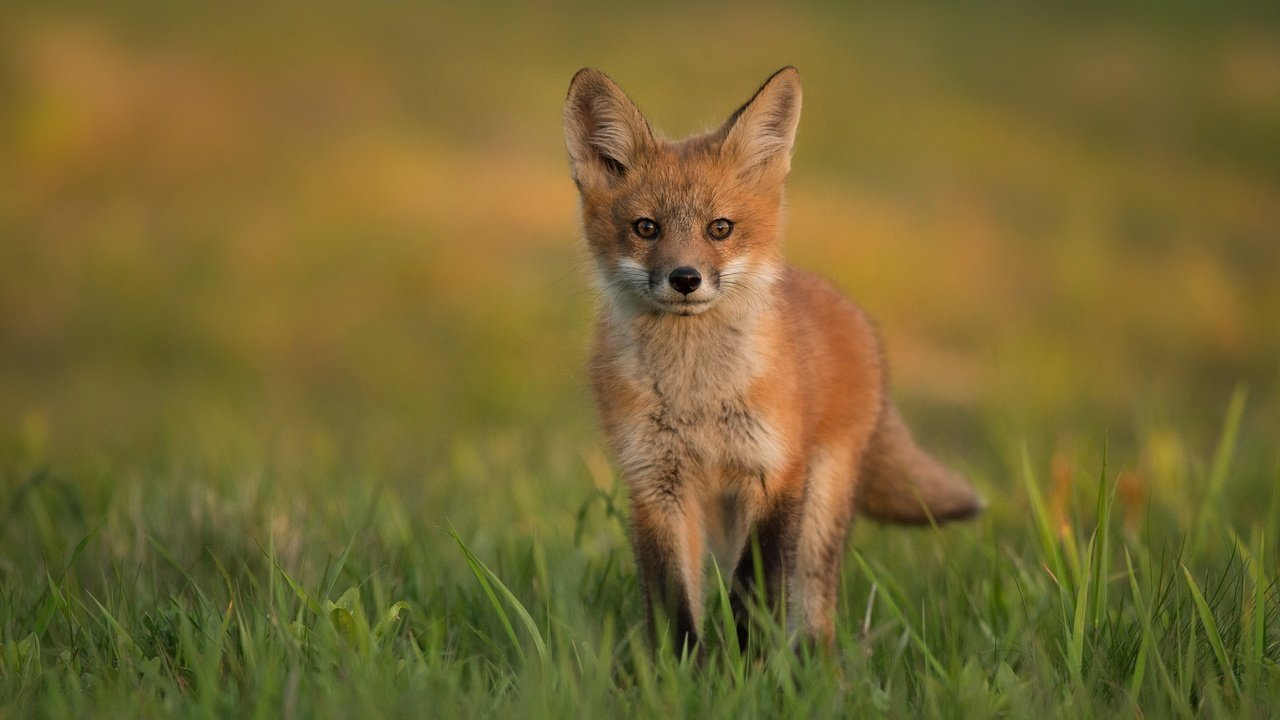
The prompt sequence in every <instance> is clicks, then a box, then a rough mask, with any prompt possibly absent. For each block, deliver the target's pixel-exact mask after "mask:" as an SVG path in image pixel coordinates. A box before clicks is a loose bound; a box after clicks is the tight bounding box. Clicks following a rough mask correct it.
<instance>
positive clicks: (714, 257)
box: [563, 66, 983, 652]
mask: <svg viewBox="0 0 1280 720" xmlns="http://www.w3.org/2000/svg"><path fill="white" fill-rule="evenodd" d="M800 105H801V85H800V74H799V71H798V70H796V68H795V67H792V66H787V67H784V68H782V69H781V70H778V71H777V72H776V73H774V74H773V75H772V76H770V77H769V79H768V80H767V81H766V82H765V83H764V84H763V85H762V86H760V88H759V89H758V90H757V91H756V93H755V94H754V95H753V96H752V97H751V99H750V100H748V101H747V102H746V103H745V104H743V105H742V106H741V107H739V108H738V109H737V110H736V111H734V112H733V113H732V114H731V115H730V116H729V118H728V120H726V121H725V122H724V123H723V124H722V125H720V126H719V127H717V128H716V129H714V130H711V131H709V132H706V133H702V134H697V135H693V136H690V137H687V138H685V139H682V140H670V139H667V138H665V137H664V136H662V135H661V134H659V133H658V132H655V131H654V129H653V128H652V126H651V125H650V124H649V121H648V120H647V119H646V117H645V116H644V114H643V113H641V111H640V110H639V108H638V107H637V106H636V104H635V103H634V102H632V100H631V99H630V98H629V97H628V96H627V95H626V94H625V93H624V92H623V91H622V89H621V88H620V87H619V86H618V85H617V84H616V83H614V81H613V80H611V79H610V78H609V77H608V76H607V75H605V74H604V73H602V72H600V71H598V70H595V69H592V68H584V69H582V70H580V71H579V72H578V73H577V74H576V75H574V77H573V80H572V81H571V82H570V84H569V92H568V95H567V97H566V99H565V104H564V115H563V121H564V133H565V141H566V146H567V149H568V155H569V165H570V170H571V175H572V178H573V182H574V184H575V185H576V187H577V190H578V195H579V201H580V202H579V215H580V219H581V223H582V234H583V236H584V238H585V241H586V246H587V250H588V254H589V256H590V262H591V263H593V264H594V269H595V276H596V279H597V285H598V288H599V290H600V293H599V296H600V302H599V309H598V316H597V320H596V323H595V332H594V335H595V337H594V342H593V346H592V350H591V357H590V361H589V365H588V367H589V375H590V384H591V387H592V390H593V394H594V397H595V402H596V405H597V410H598V415H599V419H600V423H601V426H602V429H603V434H604V436H605V438H606V439H607V442H608V445H609V448H610V450H611V452H612V455H613V459H614V461H615V463H616V465H617V467H618V470H619V472H620V474H621V476H622V479H623V482H624V485H625V487H626V489H627V492H628V495H629V500H630V516H631V517H630V524H631V544H632V549H633V553H634V556H635V561H636V566H637V581H638V586H639V588H640V591H641V593H642V594H643V596H644V599H643V602H644V607H645V609H646V612H647V625H648V628H649V630H648V633H649V637H650V641H651V642H652V643H654V646H655V647H657V646H658V644H659V636H660V633H665V635H664V637H666V638H670V637H671V634H672V633H674V642H675V645H674V647H675V648H676V649H677V651H678V652H697V651H698V649H699V648H700V646H701V645H700V643H701V637H700V632H701V630H700V628H701V621H702V614H703V605H704V602H703V601H704V597H703V583H704V574H706V572H707V571H708V570H707V566H706V562H707V556H708V555H709V556H710V557H711V559H712V560H713V561H714V562H715V563H716V564H717V567H719V568H724V569H725V570H726V571H727V573H722V577H724V578H726V581H727V582H726V584H727V586H728V588H729V592H730V605H731V607H732V611H733V616H734V619H735V623H736V625H737V627H736V632H737V634H738V636H739V641H740V642H743V643H745V642H746V641H747V638H748V637H749V633H748V631H749V628H750V623H751V619H750V611H751V609H752V608H753V607H758V606H759V605H761V604H763V605H764V606H766V607H768V608H770V609H771V610H772V611H773V612H775V613H777V614H778V615H780V616H781V617H782V618H784V619H785V625H784V627H785V628H786V629H787V632H788V634H789V636H790V637H791V638H792V639H793V640H794V641H797V642H799V641H803V640H805V639H808V640H810V641H812V643H814V644H816V645H819V646H826V647H830V646H831V645H832V644H833V642H834V632H835V609H836V598H837V587H838V584H839V577H840V563H841V559H842V556H843V555H844V546H845V543H846V538H847V536H848V534H849V530H850V526H851V524H852V522H853V519H854V516H855V514H861V515H864V516H867V517H869V518H871V519H874V520H878V521H883V522H892V523H901V524H917V525H919V524H935V523H943V522H947V521H951V520H959V519H963V518H969V517H972V516H973V515H975V514H976V513H977V512H978V511H979V510H980V509H981V508H982V507H983V500H982V498H981V497H980V496H979V495H978V494H977V492H976V491H975V490H974V489H973V487H972V485H971V484H970V483H969V482H968V480H967V479H966V478H965V477H964V476H963V475H962V474H961V473H959V472H956V471H954V470H952V469H950V468H948V467H946V466H944V465H943V464H942V463H940V462H939V461H938V460H935V459H934V458H933V457H932V456H930V455H928V454H927V453H926V452H925V451H924V450H922V449H921V448H920V446H919V445H918V444H917V443H916V441H915V440H914V438H913V436H912V434H911V432H910V431H909V430H908V428H907V426H906V424H905V423H904V421H903V418H902V415H901V413H899V411H898V409H897V406H896V405H895V404H894V402H893V400H892V399H891V398H890V396H889V392H888V372H887V367H886V361H885V354H884V350H883V349H882V344H881V340H880V338H879V335H878V329H877V327H876V326H875V324H874V323H873V321H872V320H871V319H870V317H869V316H868V315H867V313H866V312H865V311H863V310H862V308H861V307H859V306H858V305H856V304H855V303H854V302H853V301H852V300H850V299H848V298H846V297H845V296H844V295H843V294H842V293H841V292H840V291H839V290H838V289H837V288H836V287H835V286H834V285H833V284H832V283H830V282H829V281H827V280H825V279H823V278H822V277H820V276H818V275H816V274H813V273H810V272H807V271H805V270H801V269H798V268H795V267H792V266H790V265H788V264H787V263H786V261H785V259H784V258H783V255H782V234H783V233H782V230H783V227H782V226H783V211H784V181H785V179H786V177H787V175H788V174H789V173H790V169H791V157H792V153H793V149H794V145H795V138H796V130H797V126H798V125H799V120H800ZM784 605H785V607H784ZM664 617H665V621H664V620H663V618H664ZM744 647H745V645H744Z"/></svg>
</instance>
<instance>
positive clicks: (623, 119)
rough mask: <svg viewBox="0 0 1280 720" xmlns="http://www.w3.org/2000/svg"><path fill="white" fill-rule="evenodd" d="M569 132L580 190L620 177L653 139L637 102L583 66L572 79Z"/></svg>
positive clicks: (567, 107)
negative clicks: (636, 104)
mask: <svg viewBox="0 0 1280 720" xmlns="http://www.w3.org/2000/svg"><path fill="white" fill-rule="evenodd" d="M564 135H565V141H566V143H567V145H568V147H569V162H570V165H571V166H572V169H573V181H574V182H575V183H577V185H578V188H579V189H581V188H583V187H589V186H598V185H610V184H613V183H616V182H618V181H619V180H621V179H622V178H623V177H625V176H626V174H627V171H628V170H630V169H631V168H632V166H633V164H634V163H635V162H636V160H637V159H638V158H639V156H640V155H641V154H642V153H644V152H645V151H646V150H647V149H648V148H649V147H651V146H652V145H653V142H654V140H653V132H652V131H651V130H650V129H649V123H648V121H647V120H645V118H644V115H642V114H641V113H640V109H639V108H637V107H636V106H635V103H633V102H631V99H630V98H628V97H627V96H626V94H625V93H623V92H622V88H619V87H618V86H617V84H615V83H614V82H613V81H612V80H610V79H609V77H608V76H607V75H605V74H604V73H602V72H600V71H599V70H593V69H591V68H583V69H582V70H579V71H578V74H577V75H574V76H573V81H572V82H570V83H569V96H568V97H567V98H565V101H564Z"/></svg>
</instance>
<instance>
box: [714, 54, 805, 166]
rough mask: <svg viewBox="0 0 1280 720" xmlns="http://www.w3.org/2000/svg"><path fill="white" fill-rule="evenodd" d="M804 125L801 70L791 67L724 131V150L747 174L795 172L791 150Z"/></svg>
mask: <svg viewBox="0 0 1280 720" xmlns="http://www.w3.org/2000/svg"><path fill="white" fill-rule="evenodd" d="M799 124H800V71H799V70H796V69H795V68H794V67H791V66H790V65H788V66H787V67H784V68H782V69H781V70H779V71H778V72H776V73H774V74H773V75H772V76H771V77H770V78H769V79H768V80H766V81H765V82H764V85H762V86H760V89H759V90H757V91H756V94H755V95H754V96H752V98H751V99H750V100H748V101H747V104H745V105H743V106H742V107H740V108H738V110H737V112H735V113H734V114H733V115H730V116H729V120H728V121H727V122H725V124H724V125H723V126H722V127H721V128H720V130H719V134H720V135H721V137H722V138H723V140H722V142H721V149H722V152H724V153H725V154H726V155H727V156H728V157H731V158H734V159H735V160H736V161H737V164H738V167H739V169H740V171H741V172H743V173H744V174H755V173H762V172H765V171H776V172H779V173H781V174H782V175H786V174H787V172H788V171H789V170H790V169H791V149H792V147H793V146H794V145H795V141H796V126H797V125H799Z"/></svg>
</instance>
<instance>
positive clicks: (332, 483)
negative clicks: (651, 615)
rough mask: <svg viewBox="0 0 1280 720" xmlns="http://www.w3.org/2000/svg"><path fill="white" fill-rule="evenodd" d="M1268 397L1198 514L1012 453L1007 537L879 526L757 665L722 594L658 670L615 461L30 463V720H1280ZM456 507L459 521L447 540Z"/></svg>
mask: <svg viewBox="0 0 1280 720" xmlns="http://www.w3.org/2000/svg"><path fill="white" fill-rule="evenodd" d="M1240 397H1242V395H1240V394H1238V395H1237V398H1236V400H1235V401H1233V402H1232V403H1230V405H1229V409H1228V411H1227V415H1226V416H1225V418H1224V422H1223V431H1222V435H1221V437H1220V441H1219V452H1218V453H1217V454H1216V455H1214V457H1213V458H1212V462H1206V463H1203V464H1202V463H1196V465H1198V466H1199V468H1200V469H1198V470H1197V469H1191V470H1190V471H1189V473H1190V476H1189V480H1190V485H1191V486H1192V487H1196V486H1199V487H1204V488H1205V490H1204V493H1203V495H1202V496H1201V497H1195V498H1192V497H1188V498H1186V499H1185V500H1183V501H1181V502H1183V503H1185V507H1178V506H1173V507H1170V506H1166V505H1163V504H1162V503H1158V502H1156V501H1155V500H1152V499H1148V500H1147V501H1146V502H1145V503H1144V504H1142V505H1139V506H1133V507H1128V506H1126V505H1125V504H1124V503H1123V502H1122V501H1121V500H1118V499H1117V495H1116V493H1117V482H1116V480H1117V475H1116V473H1114V472H1109V471H1107V470H1106V469H1105V466H1103V461H1104V460H1105V461H1106V464H1107V465H1110V464H1111V463H1113V462H1115V460H1114V458H1104V457H1098V458H1096V461H1097V462H1096V463H1095V465H1098V466H1103V467H1104V469H1103V470H1102V471H1101V473H1100V474H1097V475H1096V476H1095V477H1093V478H1092V480H1090V479H1089V477H1088V474H1086V473H1084V472H1083V470H1077V469H1072V470H1071V471H1069V473H1070V474H1069V479H1068V480H1066V481H1065V482H1067V483H1068V485H1069V486H1068V487H1065V488H1064V487H1062V486H1059V487H1058V488H1057V490H1056V491H1055V490H1054V489H1053V488H1050V487H1047V486H1046V483H1045V481H1044V479H1042V478H1040V477H1038V473H1037V471H1036V468H1039V467H1042V466H1044V465H1045V464H1046V463H1045V458H1043V457H1036V456H1034V455H1031V454H1030V453H1027V452H1026V451H1018V450H1014V449H1010V453H1009V455H1010V467H1009V471H1010V472H1017V473H1018V474H1020V475H1021V477H1022V483H1021V487H1022V488H1023V490H1022V491H1021V492H1017V493H1009V494H1007V495H1005V496H1003V497H1002V499H1001V502H1000V503H999V504H997V506H996V507H995V508H994V509H993V511H992V512H991V513H989V514H988V515H987V516H985V517H983V518H982V519H981V520H979V521H977V522H976V523H973V524H969V525H963V526H957V527H948V528H943V529H926V530H914V531H913V530H900V529H891V528H883V527H875V526H872V525H870V524H869V523H866V524H863V525H862V526H860V527H859V528H858V530H857V532H856V533H855V538H854V541H853V542H852V544H851V547H850V549H849V553H848V556H847V557H846V561H845V563H844V577H843V582H842V596H841V603H840V620H841V622H840V625H839V629H838V633H837V642H836V647H835V650H834V652H833V653H831V654H830V655H822V656H816V657H808V656H798V655H797V654H796V653H795V652H793V651H792V650H791V649H789V648H790V646H789V645H788V644H787V642H786V638H785V632H784V631H783V630H781V629H780V628H779V627H777V626H774V625H772V624H771V622H772V621H768V620H764V619H762V623H761V626H760V627H759V628H758V630H759V632H758V633H757V637H756V638H754V640H753V643H754V644H753V646H752V647H749V648H738V647H737V646H736V634H735V633H734V632H733V624H732V619H731V618H732V616H731V614H730V613H729V612H728V608H727V601H726V597H725V595H724V593H723V591H721V592H719V593H717V592H712V596H711V597H710V598H709V612H708V613H707V617H708V626H709V630H708V632H707V633H706V634H707V637H708V644H709V653H708V658H709V659H708V661H707V663H706V664H705V666H702V667H697V666H696V665H695V664H694V663H692V662H682V661H680V660H679V659H677V658H676V657H675V656H674V653H672V652H670V648H667V649H665V651H663V652H659V653H656V655H655V654H653V653H651V652H650V651H649V649H648V647H647V644H646V641H645V640H644V638H645V635H644V632H643V628H642V626H641V622H640V608H639V604H638V598H637V597H636V591H635V575H634V571H633V569H632V567H631V558H630V554H629V550H628V547H627V541H626V531H625V523H624V520H623V514H622V507H623V506H624V503H623V502H622V499H621V497H620V495H621V491H620V489H619V488H618V487H617V486H616V484H615V481H614V480H613V479H612V476H611V475H610V474H609V473H608V472H607V470H601V469H600V459H599V458H593V457H591V455H590V454H588V453H589V452H590V451H589V450H586V449H583V452H582V453H580V454H578V455H577V456H576V457H574V453H573V452H570V451H568V450H567V449H566V448H556V447H554V443H555V441H554V440H552V439H547V440H545V441H541V442H545V443H546V445H545V446H539V443H535V442H533V441H530V440H528V439H525V438H516V437H508V438H505V439H503V438H495V439H493V440H491V441H489V442H488V443H487V444H485V445H483V446H474V447H459V448H458V449H457V450H456V451H455V452H454V457H453V458H452V460H450V461H449V462H448V463H447V464H446V465H445V466H443V467H439V468H434V469H433V470H432V471H431V472H430V473H429V475H428V478H429V479H428V480H427V481H426V482H424V483H423V484H422V485H421V486H418V485H416V484H414V483H408V482H404V481H403V480H402V481H395V480H393V479H390V478H388V477H387V476H386V475H384V474H382V473H379V472H376V471H375V472H368V471H367V469H368V467H375V466H377V465H378V462H377V460H376V459H363V460H365V462H367V463H368V464H367V465H365V464H364V462H362V458H361V457H359V455H356V456H354V457H352V458H350V459H349V460H347V461H344V462H340V463H337V462H335V463H334V464H327V463H319V462H315V461H314V460H313V461H310V462H308V464H306V465H305V466H304V467H302V468H297V467H294V468H292V469H290V468H288V467H287V466H288V464H289V462H288V461H287V460H285V459H284V458H272V459H269V460H267V461H265V462H264V461H263V460H262V458H260V457H256V456H250V457H245V456H243V455H242V453H244V452H245V451H246V450H249V449H260V448H256V445H255V444H254V443H253V442H251V441H248V440H247V439H246V438H244V437H241V438H240V439H239V440H238V441H236V440H235V439H234V438H229V437H222V438H219V439H220V440H222V441H225V445H224V448H223V449H222V450H220V451H219V453H218V454H217V455H216V456H215V457H210V458H208V460H207V464H206V465H205V467H204V468H203V470H195V469H192V468H190V467H185V468H184V467H183V465H184V463H186V462H187V461H188V459H189V455H190V454H191V453H193V452H196V451H195V450H194V449H193V448H186V447H178V448H176V449H174V450H172V451H170V452H172V453H173V454H172V455H169V456H163V457H160V458H155V457H151V456H147V457H143V458H138V457H133V458H130V457H128V456H125V457H121V458H109V457H99V458H97V459H96V460H95V461H94V462H92V463H89V464H87V465H86V466H84V467H68V466H65V465H64V464H63V463H61V462H58V461H55V460H52V459H51V458H49V457H43V456H41V455H40V454H39V451H38V449H37V448H33V447H30V446H25V445H24V446H17V447H10V448H9V449H8V451H7V452H8V453H9V455H8V462H7V464H6V467H8V468H10V470H9V472H10V473H13V472H15V470H16V469H17V468H22V469H23V482H21V483H13V485H12V487H15V489H16V491H17V492H16V493H15V494H13V495H11V496H10V498H11V499H10V501H9V504H8V507H7V516H6V517H7V519H8V520H7V522H6V525H7V527H8V529H7V530H6V538H7V543H6V548H7V550H6V552H5V554H4V561H3V565H2V567H3V575H2V576H0V579H2V580H3V588H4V590H3V594H2V595H0V648H2V654H0V697H3V698H4V699H5V702H4V710H3V712H4V713H5V714H6V716H12V717H30V716H33V715H37V716H64V717H65V716H89V715H92V716H95V717H101V716H104V715H106V716H111V715H118V716H130V717H138V716H158V715H166V716H171V715H181V716H184V717H186V716H191V717H195V716H225V715H237V716H239V715H254V716H273V717H274V716H281V715H283V716H287V717H295V716H296V717H341V716H352V715H358V716H362V717H374V716H400V715H413V714H417V713H419V712H421V711H423V710H424V709H429V710H430V711H431V712H432V714H440V715H446V716H454V715H476V714H483V715H498V716H520V717H530V716H532V717H547V716H580V715H583V714H590V715H597V714H607V713H614V714H617V713H625V714H628V715H639V716H663V717H665V716H669V715H671V714H673V713H674V714H679V715H697V716H706V717H731V716H735V717H736V716H741V715H742V714H750V715H786V716H794V715H796V714H802V715H831V714H856V715H860V716H903V715H911V716H925V717H983V716H1008V717H1024V716H1031V715H1035V716H1055V717H1076V716H1088V717H1111V716H1132V715H1133V714H1134V713H1137V712H1141V713H1142V714H1144V715H1146V716H1154V717H1196V716H1204V715H1212V716H1219V715H1223V714H1229V715H1238V716H1251V717H1269V716H1271V715H1272V714H1274V712H1275V711H1276V709H1277V707H1280V705H1278V704H1277V703H1280V576H1278V574H1277V572H1276V570H1275V565H1274V558H1275V557H1277V548H1276V545H1275V538H1276V537H1280V535H1278V534H1277V533H1280V513H1278V512H1277V511H1276V506H1277V503H1276V499H1275V491H1274V489H1272V491H1271V492H1270V493H1268V494H1266V495H1264V496H1262V497H1259V498H1250V499H1249V500H1251V501H1252V502H1256V503H1262V504H1265V505H1268V506H1269V507H1270V509H1269V510H1267V511H1266V512H1265V513H1264V514H1262V515H1260V516H1258V520H1257V522H1255V523H1253V524H1252V525H1251V526H1249V527H1245V528H1237V527H1235V526H1234V525H1233V524H1232V522H1231V521H1230V518H1231V517H1232V514H1231V513H1230V512H1227V509H1226V508H1225V507H1224V502H1226V501H1227V500H1230V499H1232V498H1231V496H1230V495H1229V494H1228V496H1227V497H1220V496H1217V491H1216V490H1214V487H1215V483H1214V482H1213V480H1214V476H1215V475H1226V476H1229V477H1232V478H1233V479H1234V480H1235V481H1237V482H1241V483H1244V482H1248V481H1249V480H1251V479H1250V478H1248V477H1242V476H1240V475H1239V474H1238V473H1237V471H1236V470H1235V468H1236V467H1237V465H1238V463H1237V462H1236V458H1235V456H1234V451H1233V448H1235V447H1236V446H1237V445H1238V444H1240V438H1239V437H1238V433H1240V428H1241V423H1240V416H1241V414H1242V412H1243V410H1244V406H1243V405H1242V403H1241V402H1240V401H1239V398H1240ZM1109 452H1112V451H1109ZM1019 458H1020V459H1019ZM1019 466H1020V467H1021V469H1020V470H1016V471H1015V470H1014V469H1013V468H1017V467H1019ZM143 467H146V468H149V469H145V470H144V469H142V468H143ZM593 467H594V468H596V469H595V470H594V471H593V469H592V468H593ZM224 468H229V470H227V471H226V472H220V470H221V469H224ZM210 472H212V474H205V473H210ZM593 472H596V473H599V474H596V475H594V476H593V475H592V473H593ZM10 477H12V476H10ZM110 478H128V479H126V480H123V481H116V482H112V483H111V487H109V488H104V487H101V486H96V487H95V482H101V481H103V480H106V479H110ZM495 478H507V480H506V483H505V484H501V485H497V486H499V487H504V488H505V491H504V492H503V493H501V494H497V493H494V492H492V491H489V492H482V491H480V490H479V489H480V488H493V487H495ZM1273 481H1274V477H1271V478H1257V479H1256V486H1257V487H1271V488H1274V482H1273ZM446 482H447V483H448V484H449V486H450V487H447V488H446V487H442V486H443V485H444V484H445V483H446ZM1059 482H1062V481H1061V480H1060V481H1059ZM458 488H462V489H463V490H462V491H461V492H462V493H463V498H465V499H463V498H459V497H455V498H453V499H449V496H450V495H451V494H452V493H453V492H457V491H458ZM471 489H474V491H472V490H471ZM1052 492H1058V497H1057V499H1056V500H1053V499H1047V497H1046V495H1047V494H1049V493H1052ZM1063 493H1065V495H1064V494H1063ZM1241 500H1244V498H1239V497H1237V498H1235V501H1241ZM436 503H443V504H445V505H447V506H448V507H450V508H451V512H457V517H454V518H453V519H452V522H453V524H452V525H450V524H431V523H430V521H428V520H426V519H425V518H427V517H431V516H434V515H436V514H435V513H430V512H422V511H421V510H420V509H419V508H424V507H432V506H434V505H436ZM1055 503H1056V505H1055ZM1076 508H1087V511H1083V512H1082V511H1079V510H1077V509H1076ZM1183 511H1185V512H1186V513H1188V514H1187V515H1186V517H1187V518H1188V521H1187V522H1186V523H1180V521H1178V520H1176V519H1175V518H1176V517H1177V516H1178V515H1179V514H1181V513H1182V512H1183ZM1020 518H1021V519H1020ZM15 523H17V525H16V526H15ZM15 527H18V528H19V531H18V534H17V535H16V536H15V532H14V529H15ZM1197 528H1204V530H1203V531H1201V532H1196V529H1197ZM713 587H714V586H713ZM720 587H721V588H722V585H721V586H720Z"/></svg>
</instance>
